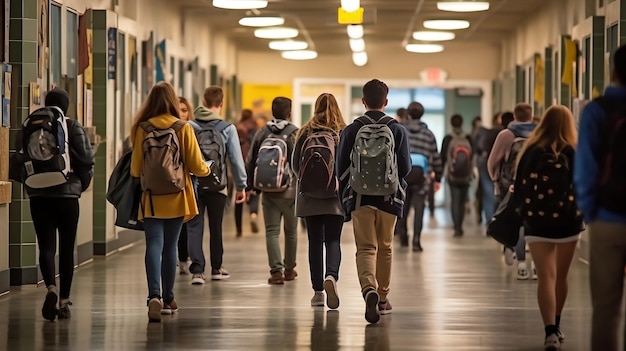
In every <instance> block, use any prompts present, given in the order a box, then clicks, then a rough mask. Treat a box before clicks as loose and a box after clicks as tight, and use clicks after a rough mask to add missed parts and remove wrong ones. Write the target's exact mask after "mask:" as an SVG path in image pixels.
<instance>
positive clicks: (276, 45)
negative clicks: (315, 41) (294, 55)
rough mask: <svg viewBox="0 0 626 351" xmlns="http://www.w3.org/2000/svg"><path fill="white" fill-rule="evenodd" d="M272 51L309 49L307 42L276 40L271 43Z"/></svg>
mask: <svg viewBox="0 0 626 351" xmlns="http://www.w3.org/2000/svg"><path fill="white" fill-rule="evenodd" d="M269 46H270V49H272V50H281V51H285V50H304V49H306V48H308V47H309V44H308V43H307V42H306V41H298V40H275V41H270V44H269Z"/></svg>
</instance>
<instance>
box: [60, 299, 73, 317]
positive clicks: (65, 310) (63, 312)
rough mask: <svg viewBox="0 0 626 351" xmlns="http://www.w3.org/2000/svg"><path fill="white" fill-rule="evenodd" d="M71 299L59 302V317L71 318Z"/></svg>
mask: <svg viewBox="0 0 626 351" xmlns="http://www.w3.org/2000/svg"><path fill="white" fill-rule="evenodd" d="M71 305H72V302H71V301H66V302H61V303H60V304H59V319H70V318H71V317H72V312H71V311H70V306H71Z"/></svg>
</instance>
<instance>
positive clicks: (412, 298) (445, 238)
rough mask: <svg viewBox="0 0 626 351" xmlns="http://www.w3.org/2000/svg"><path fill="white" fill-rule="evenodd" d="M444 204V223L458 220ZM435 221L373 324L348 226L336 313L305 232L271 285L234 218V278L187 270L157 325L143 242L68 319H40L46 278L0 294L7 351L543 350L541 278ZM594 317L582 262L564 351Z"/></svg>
mask: <svg viewBox="0 0 626 351" xmlns="http://www.w3.org/2000/svg"><path fill="white" fill-rule="evenodd" d="M231 209H232V208H231ZM438 211H439V212H438V213H437V219H438V222H439V224H440V226H442V225H441V224H444V223H447V222H449V220H448V219H447V214H446V213H445V212H444V211H443V210H438ZM229 212H232V211H229ZM468 217H471V218H473V216H468ZM426 218H428V216H427V215H426ZM426 222H427V223H426V226H425V232H424V234H423V238H422V245H423V247H424V249H425V251H424V252H423V253H413V252H411V251H410V249H406V248H399V244H398V243H397V242H395V243H394V257H393V269H392V284H391V293H390V295H389V301H390V302H391V303H392V305H393V313H392V314H390V315H387V316H382V317H381V321H380V322H379V323H378V324H377V325H368V324H367V323H366V321H365V319H364V302H363V299H362V297H361V294H360V288H359V285H358V279H357V274H356V267H355V259H354V256H355V247H354V238H353V235H352V226H351V224H350V223H348V224H347V225H346V226H345V227H344V231H343V238H342V243H343V247H342V250H343V260H342V265H341V270H340V281H339V294H340V298H341V305H340V307H339V309H338V310H337V311H329V310H328V309H327V308H321V307H315V308H313V307H311V306H310V299H311V297H312V295H313V292H312V290H311V284H310V281H309V273H308V258H307V238H306V234H305V231H304V229H303V228H300V235H299V242H298V259H297V262H298V266H297V267H296V270H297V271H298V273H299V276H298V278H297V279H296V280H295V281H293V282H286V284H285V285H284V286H271V285H268V284H267V278H268V277H269V269H268V265H267V256H266V251H265V236H264V234H262V233H259V234H251V233H250V232H249V229H248V228H249V227H248V226H247V225H246V224H244V236H243V237H242V238H239V239H238V238H236V237H235V229H234V224H233V223H234V222H233V218H232V215H228V216H227V217H226V218H225V222H224V223H225V225H226V230H225V235H224V237H225V238H224V247H225V254H224V267H225V268H226V269H227V270H228V271H229V272H230V274H231V277H230V279H228V280H223V281H210V280H208V281H207V284H205V285H203V286H192V285H191V284H190V281H191V277H190V276H189V275H183V276H181V275H178V276H177V281H176V286H175V288H174V292H175V294H176V301H177V302H178V305H179V313H178V314H175V315H174V316H163V317H164V318H163V320H162V322H161V323H148V318H147V308H146V306H145V301H146V300H145V299H146V293H147V291H146V290H147V289H146V277H145V270H144V248H145V246H144V245H143V243H139V244H136V245H134V246H131V247H129V248H127V249H125V250H123V251H122V252H119V253H117V254H114V255H111V256H108V257H104V258H96V259H95V260H94V262H93V263H91V264H87V265H84V266H82V267H80V268H78V269H77V270H76V273H75V276H74V284H73V287H72V296H71V300H72V302H73V303H74V304H73V306H72V307H71V309H72V318H71V319H70V320H62V321H58V320H57V321H55V322H48V321H45V320H44V319H43V318H42V317H41V305H42V303H43V298H44V295H45V288H43V287H42V286H41V285H40V286H39V287H38V288H36V287H35V286H32V285H31V286H23V287H13V288H12V290H11V293H10V294H8V295H6V296H4V297H0V310H2V311H3V312H4V313H2V314H0V350H10V351H14V350H15V351H17V350H116V351H121V350H272V351H273V350H372V351H373V350H383V351H384V350H393V351H396V350H542V349H543V340H544V330H543V325H542V322H541V317H540V314H539V310H538V307H537V302H536V285H537V282H536V281H532V280H528V281H517V280H516V274H515V273H516V271H515V269H514V267H509V266H506V265H505V264H504V262H503V258H502V254H501V249H500V248H499V247H498V244H497V243H496V242H495V241H494V240H492V239H490V238H487V237H485V236H484V235H483V234H482V233H483V229H481V228H479V227H477V226H476V225H475V224H472V223H470V222H472V220H471V219H466V226H465V228H466V234H465V236H464V237H463V238H460V239H456V238H453V237H452V229H445V228H440V227H439V228H433V227H434V226H436V223H434V222H432V220H429V219H426ZM282 238H283V235H282V234H281V242H282ZM208 252H209V251H208V239H207V238H205V253H208ZM590 322H591V308H590V297H589V288H588V272H587V266H586V265H585V264H584V263H582V262H580V261H579V260H578V259H577V258H576V259H575V262H574V263H573V266H572V270H571V273H570V295H569V298H568V302H567V305H566V307H565V311H564V314H563V321H562V329H563V331H564V333H565V334H566V341H565V343H564V344H563V346H562V350H566V351H575V350H580V351H584V350H588V349H589V330H590Z"/></svg>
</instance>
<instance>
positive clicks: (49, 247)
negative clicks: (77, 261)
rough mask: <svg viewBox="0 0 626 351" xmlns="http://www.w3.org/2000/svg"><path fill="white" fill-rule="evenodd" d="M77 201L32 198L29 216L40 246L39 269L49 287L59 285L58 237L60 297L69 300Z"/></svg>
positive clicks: (76, 221) (77, 211) (72, 199)
mask: <svg viewBox="0 0 626 351" xmlns="http://www.w3.org/2000/svg"><path fill="white" fill-rule="evenodd" d="M79 212H80V210H79V207H78V199H76V198H54V197H32V198H31V199H30V214H31V217H32V218H33V225H34V226H35V232H36V234H37V243H38V244H39V268H40V269H41V275H42V276H43V280H44V282H45V283H46V286H50V285H56V282H55V267H54V256H55V255H56V249H57V231H58V234H59V280H60V282H61V290H60V297H61V298H62V299H67V298H69V297H70V289H71V287H72V278H73V277H74V244H75V243H76V230H77V228H78V215H79Z"/></svg>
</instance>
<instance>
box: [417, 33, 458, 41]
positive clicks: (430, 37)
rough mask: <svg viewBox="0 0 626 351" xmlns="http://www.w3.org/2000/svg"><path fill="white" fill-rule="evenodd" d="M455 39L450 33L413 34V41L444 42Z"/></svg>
mask: <svg viewBox="0 0 626 351" xmlns="http://www.w3.org/2000/svg"><path fill="white" fill-rule="evenodd" d="M455 37H456V35H454V33H452V32H430V31H420V32H413V39H415V40H422V41H445V40H452V39H454V38H455Z"/></svg>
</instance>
